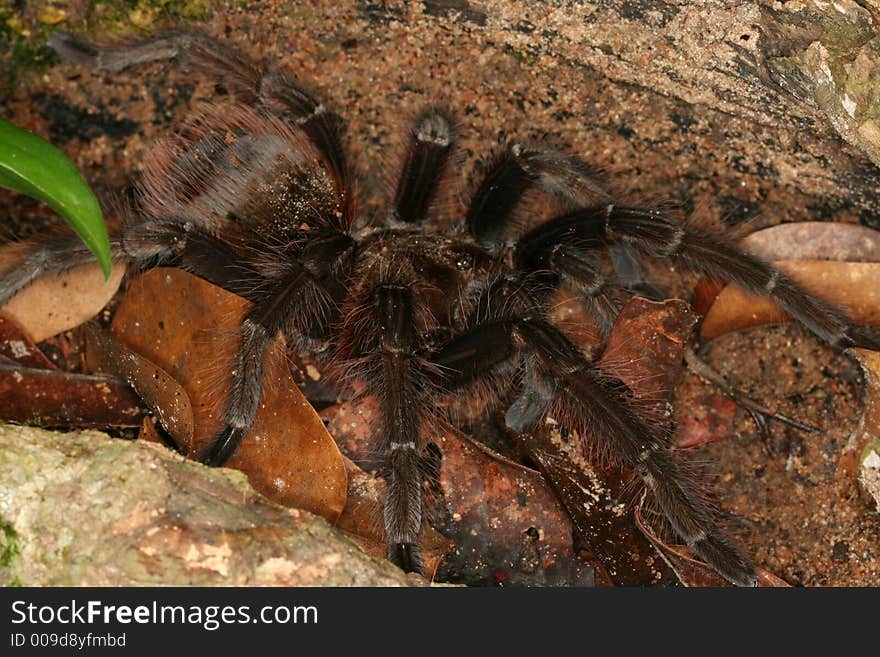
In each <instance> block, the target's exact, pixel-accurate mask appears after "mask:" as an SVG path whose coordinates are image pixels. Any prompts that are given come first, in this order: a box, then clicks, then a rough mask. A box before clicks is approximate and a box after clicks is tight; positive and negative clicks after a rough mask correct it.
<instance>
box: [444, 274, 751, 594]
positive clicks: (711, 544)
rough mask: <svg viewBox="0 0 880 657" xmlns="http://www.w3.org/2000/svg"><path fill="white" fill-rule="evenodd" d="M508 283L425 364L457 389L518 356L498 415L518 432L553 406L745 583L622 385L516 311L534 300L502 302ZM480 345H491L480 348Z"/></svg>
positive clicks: (534, 317) (744, 570)
mask: <svg viewBox="0 0 880 657" xmlns="http://www.w3.org/2000/svg"><path fill="white" fill-rule="evenodd" d="M493 288H494V289H493ZM512 289H514V288H512V287H511V286H509V285H506V283H504V282H502V284H494V285H493V286H490V288H488V289H487V290H486V295H485V296H487V297H491V296H495V297H496V298H495V299H494V305H495V307H498V308H503V309H504V310H503V311H502V312H501V313H499V314H496V315H495V316H494V317H484V318H483V320H482V322H478V323H476V324H475V325H473V326H471V328H469V329H468V330H466V331H465V332H464V333H462V334H460V335H458V336H456V337H454V338H453V339H452V340H450V341H449V342H448V343H447V344H445V345H444V346H443V347H442V348H441V349H439V350H438V351H437V352H436V353H434V354H433V355H432V357H431V362H432V363H433V364H435V365H436V366H438V367H440V368H442V369H443V371H444V372H445V373H446V376H445V382H446V383H447V384H448V385H449V386H450V387H452V388H461V387H464V386H466V385H468V384H473V383H476V382H479V381H480V379H481V378H485V377H491V376H493V375H494V373H497V372H498V371H500V369H501V368H502V366H504V364H505V361H507V360H508V359H511V358H521V359H524V360H523V361H522V362H524V363H525V376H524V377H522V381H521V385H520V390H519V394H518V397H517V398H516V400H515V401H514V402H513V403H512V404H511V405H510V407H509V408H508V411H507V413H506V415H505V422H506V423H507V424H508V426H509V427H510V428H511V429H513V430H515V431H523V430H524V429H527V428H528V427H529V426H531V425H533V424H534V423H535V422H536V421H537V420H538V419H539V418H540V417H541V416H542V415H543V414H544V413H545V412H547V410H548V408H555V409H557V410H559V411H560V413H559V415H560V417H563V418H565V423H566V424H567V425H568V426H569V427H570V428H572V429H575V430H576V431H578V432H579V433H580V434H581V435H582V436H583V435H591V436H595V437H596V438H595V439H596V440H601V441H603V442H604V443H607V445H608V447H609V448H610V450H611V451H612V453H613V454H614V455H615V456H616V458H617V459H619V460H620V461H621V462H622V463H624V464H625V465H627V466H629V467H630V468H632V469H634V470H635V471H636V472H637V473H638V475H639V476H640V477H641V479H642V481H643V482H644V484H645V486H646V487H647V488H649V489H650V490H651V492H652V494H653V495H654V497H655V498H656V500H657V502H658V504H659V506H660V508H661V509H662V510H663V512H664V514H665V515H666V517H667V518H668V520H669V522H670V523H671V525H672V527H673V528H674V529H675V531H676V532H677V533H678V535H679V536H680V537H681V538H682V539H683V540H684V541H685V542H686V543H687V544H688V545H689V546H691V547H692V548H693V549H694V550H695V552H696V553H697V554H698V555H699V556H700V557H702V558H703V559H705V560H706V561H707V563H709V564H710V565H711V566H712V567H713V568H715V569H716V570H717V571H718V572H719V573H720V574H721V575H723V576H724V577H725V578H727V579H728V580H729V581H731V582H732V583H734V584H737V585H741V586H753V585H754V584H755V581H756V580H755V574H754V569H753V567H752V565H751V563H750V562H749V560H748V559H747V558H746V557H745V556H744V555H743V554H742V553H741V552H740V550H739V549H738V548H737V547H736V546H735V545H734V544H733V543H732V542H731V541H730V540H729V539H728V538H727V537H726V536H725V535H724V534H723V533H722V532H721V530H720V529H718V527H717V526H716V524H715V522H714V519H713V517H712V513H711V511H710V510H709V508H708V507H707V506H706V504H705V502H704V501H703V500H702V498H701V497H700V495H699V494H698V492H697V491H696V489H695V488H694V487H693V485H692V484H691V483H690V482H689V481H688V479H687V477H686V476H684V475H683V473H682V471H681V468H680V467H679V465H678V463H677V459H676V457H675V456H674V455H673V454H672V452H671V451H670V450H669V449H668V447H667V446H666V444H665V440H664V438H663V436H662V435H660V434H659V433H658V431H657V430H656V429H655V428H653V427H652V426H651V425H649V424H648V423H647V422H646V421H645V420H643V419H642V418H641V417H640V416H639V414H638V412H637V411H636V410H635V408H634V407H633V404H632V402H631V401H630V400H629V398H628V396H627V388H626V386H625V385H624V384H623V383H622V382H620V381H619V380H617V379H614V378H612V377H609V376H608V375H606V374H604V373H603V372H601V371H600V370H598V369H597V368H596V367H595V366H593V365H592V364H590V363H589V362H588V361H587V360H586V359H585V358H584V357H583V355H582V354H581V353H580V351H579V350H578V349H577V348H576V347H575V346H574V345H573V344H572V343H571V342H570V341H569V340H568V339H567V338H566V337H565V336H564V335H563V334H562V333H561V332H560V331H559V330H558V329H556V328H555V327H554V326H552V325H551V324H549V323H548V322H547V321H546V320H545V319H544V318H543V317H542V316H541V315H540V314H538V313H528V312H526V313H523V312H522V310H523V308H528V307H534V304H532V303H527V304H523V305H519V308H517V302H516V300H512V302H511V303H505V301H511V300H510V299H505V298H504V297H505V295H506V294H508V293H509V291H510V290H512ZM520 289H522V288H520ZM499 296H500V298H498V297H499ZM487 344H490V345H493V347H492V348H491V349H485V348H483V347H482V345H487Z"/></svg>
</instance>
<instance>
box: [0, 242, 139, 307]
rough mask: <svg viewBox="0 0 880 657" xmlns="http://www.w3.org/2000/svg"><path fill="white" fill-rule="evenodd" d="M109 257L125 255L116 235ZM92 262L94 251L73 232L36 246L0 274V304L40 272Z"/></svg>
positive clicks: (28, 283)
mask: <svg viewBox="0 0 880 657" xmlns="http://www.w3.org/2000/svg"><path fill="white" fill-rule="evenodd" d="M110 257H111V259H112V260H113V261H118V260H121V259H124V258H125V253H124V252H123V251H122V244H121V241H120V239H119V238H118V237H111V238H110ZM93 262H95V256H94V254H93V253H92V252H91V251H90V250H89V248H88V247H87V246H86V245H85V244H83V243H82V241H81V240H80V239H79V238H78V237H76V236H74V235H70V236H64V237H59V238H56V239H53V240H49V241H48V242H44V243H43V244H40V245H38V246H35V247H33V248H31V249H30V250H29V251H28V252H27V253H26V254H25V256H24V258H23V259H22V260H21V261H20V262H18V263H16V264H15V265H13V266H12V267H11V268H10V269H9V270H8V271H5V272H3V273H2V274H0V306H2V305H3V304H5V303H6V302H7V301H9V300H10V299H11V298H12V297H13V296H15V295H16V294H18V293H19V292H20V291H21V290H23V289H24V288H25V287H27V286H28V285H30V284H31V283H33V282H34V281H35V280H36V279H37V278H39V277H40V276H43V275H45V274H61V273H64V272H65V271H68V270H70V269H74V268H75V267H79V266H81V265H87V264H90V263H93Z"/></svg>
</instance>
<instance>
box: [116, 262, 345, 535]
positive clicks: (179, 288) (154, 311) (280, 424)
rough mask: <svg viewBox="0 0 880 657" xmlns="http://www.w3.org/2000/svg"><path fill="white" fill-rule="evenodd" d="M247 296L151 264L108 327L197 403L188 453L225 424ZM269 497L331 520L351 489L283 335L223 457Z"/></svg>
mask: <svg viewBox="0 0 880 657" xmlns="http://www.w3.org/2000/svg"><path fill="white" fill-rule="evenodd" d="M248 305H249V304H248V302H247V301H245V300H244V299H242V298H241V297H238V296H236V295H234V294H231V293H229V292H226V291H224V290H222V289H220V288H218V287H216V286H213V285H211V284H210V283H207V282H205V281H203V280H201V279H199V278H197V277H195V276H193V275H191V274H188V273H186V272H184V271H182V270H179V269H163V268H160V269H153V270H151V271H149V272H147V273H146V274H144V275H143V276H141V277H139V278H138V279H137V280H136V281H134V282H133V283H132V285H131V286H130V287H129V289H128V290H127V292H126V294H125V296H124V297H123V299H122V302H121V304H120V306H119V308H118V310H117V312H116V315H115V317H114V320H113V332H114V334H115V335H116V336H117V337H118V338H119V340H120V341H121V342H122V343H123V344H125V345H126V346H127V347H128V348H129V349H131V350H132V351H135V352H137V353H139V354H142V355H143V356H145V357H146V358H148V359H149V360H150V361H152V362H153V363H156V364H157V365H158V366H159V367H161V368H163V369H164V370H166V371H167V372H168V374H169V375H170V376H171V377H173V379H174V380H175V381H177V382H178V383H179V384H180V385H181V386H182V387H183V389H184V390H185V391H186V393H187V395H188V396H189V399H190V403H191V406H192V412H193V441H192V446H191V448H190V450H189V454H190V456H196V455H197V454H198V453H199V452H200V451H201V450H202V449H203V448H204V447H205V446H206V445H207V444H208V442H209V441H210V440H211V438H212V437H213V436H214V434H215V433H216V432H217V431H218V430H219V429H220V428H221V427H222V425H223V423H224V415H223V409H224V406H225V397H226V395H227V390H228V386H229V373H230V372H231V371H232V368H233V365H232V364H233V361H234V356H235V353H236V350H237V348H238V344H239V342H240V337H239V333H238V328H239V326H240V324H241V319H242V317H243V316H244V314H245V312H246V311H247V308H248ZM229 467H233V468H236V469H238V470H241V471H242V472H244V473H245V474H247V476H248V478H249V479H250V481H251V484H252V485H253V486H254V488H256V489H257V490H258V491H260V492H261V493H262V494H263V495H265V496H266V497H268V498H270V499H272V500H274V501H276V502H279V503H281V504H285V505H287V506H293V507H297V508H302V509H306V510H308V511H312V512H313V513H317V514H320V515H322V516H324V517H325V518H327V519H328V520H329V521H330V522H335V521H336V519H337V518H338V517H339V515H340V513H341V512H342V510H343V508H344V506H345V501H346V495H347V483H346V471H345V464H344V462H343V459H342V455H341V454H340V453H339V450H338V448H337V447H336V444H335V443H334V441H333V439H332V438H331V437H330V435H329V434H328V433H327V430H326V429H325V428H324V425H323V424H322V423H321V419H320V418H319V417H318V415H317V414H316V413H315V411H314V410H313V409H312V407H311V405H310V404H309V403H308V401H307V400H306V399H305V398H304V397H303V396H302V394H301V393H300V391H299V390H298V389H297V387H296V385H295V384H294V382H293V380H292V378H291V376H290V370H289V368H288V366H287V360H286V356H285V350H284V344H283V341H281V340H278V341H276V342H275V344H274V345H273V346H272V347H271V348H270V350H269V353H268V354H267V357H266V361H265V363H264V378H263V393H262V397H261V400H260V408H259V410H258V412H257V417H256V421H255V423H254V427H253V429H252V431H251V432H250V434H249V435H248V436H246V437H245V439H244V441H243V442H242V445H241V447H240V448H239V450H238V452H237V453H236V455H235V456H234V457H233V459H232V460H231V461H230V463H229Z"/></svg>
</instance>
